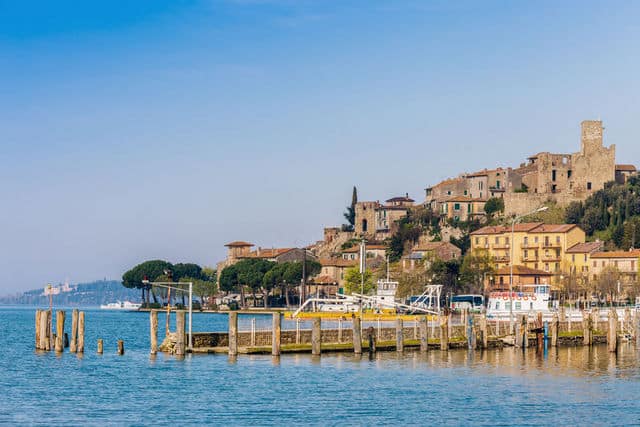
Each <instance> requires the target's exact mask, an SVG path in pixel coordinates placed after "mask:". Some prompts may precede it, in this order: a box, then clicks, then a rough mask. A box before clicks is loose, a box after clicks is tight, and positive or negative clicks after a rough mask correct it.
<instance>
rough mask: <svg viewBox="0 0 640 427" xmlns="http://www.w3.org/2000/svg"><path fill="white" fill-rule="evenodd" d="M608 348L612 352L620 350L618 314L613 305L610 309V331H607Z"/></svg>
mask: <svg viewBox="0 0 640 427" xmlns="http://www.w3.org/2000/svg"><path fill="white" fill-rule="evenodd" d="M607 348H608V349H609V351H610V352H612V353H615V352H617V351H618V316H617V313H616V310H615V309H614V308H613V307H612V308H611V309H610V310H609V332H608V333H607Z"/></svg>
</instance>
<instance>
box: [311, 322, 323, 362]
mask: <svg viewBox="0 0 640 427" xmlns="http://www.w3.org/2000/svg"><path fill="white" fill-rule="evenodd" d="M321 347H322V319H321V318H319V317H314V319H313V327H312V329H311V354H312V355H314V356H320V352H321Z"/></svg>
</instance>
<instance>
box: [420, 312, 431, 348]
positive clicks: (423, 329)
mask: <svg viewBox="0 0 640 427" xmlns="http://www.w3.org/2000/svg"><path fill="white" fill-rule="evenodd" d="M420 351H429V327H428V324H427V316H421V317H420Z"/></svg>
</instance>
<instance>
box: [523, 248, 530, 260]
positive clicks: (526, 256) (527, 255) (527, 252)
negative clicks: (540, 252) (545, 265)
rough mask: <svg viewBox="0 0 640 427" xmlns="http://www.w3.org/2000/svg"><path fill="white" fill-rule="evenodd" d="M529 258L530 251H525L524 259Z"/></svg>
mask: <svg viewBox="0 0 640 427" xmlns="http://www.w3.org/2000/svg"><path fill="white" fill-rule="evenodd" d="M527 258H529V251H528V250H526V249H525V250H524V259H527Z"/></svg>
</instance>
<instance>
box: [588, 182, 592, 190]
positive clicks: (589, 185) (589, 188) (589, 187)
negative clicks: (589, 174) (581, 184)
mask: <svg viewBox="0 0 640 427" xmlns="http://www.w3.org/2000/svg"><path fill="white" fill-rule="evenodd" d="M587 190H591V183H590V182H587Z"/></svg>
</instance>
